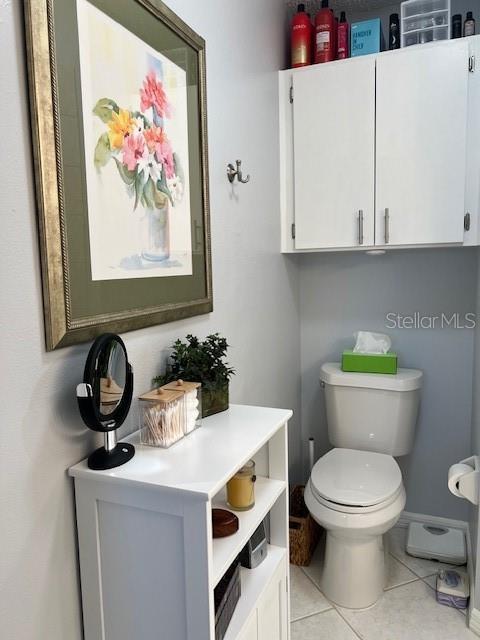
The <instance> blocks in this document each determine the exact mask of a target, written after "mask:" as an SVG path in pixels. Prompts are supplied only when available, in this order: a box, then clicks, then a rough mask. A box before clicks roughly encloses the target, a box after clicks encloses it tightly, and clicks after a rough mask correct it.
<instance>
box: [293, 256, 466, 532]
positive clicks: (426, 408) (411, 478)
mask: <svg viewBox="0 0 480 640" xmlns="http://www.w3.org/2000/svg"><path fill="white" fill-rule="evenodd" d="M299 265H300V309H301V357H302V363H301V367H302V435H303V442H304V443H305V442H306V439H307V438H308V437H309V436H313V437H315V439H316V442H317V450H316V452H317V456H319V455H321V454H322V453H324V452H325V451H326V450H327V449H328V448H329V444H328V438H327V429H326V422H325V409H324V402H323V397H322V394H321V392H320V387H319V381H318V376H319V369H320V365H321V364H322V362H326V361H338V360H339V356H340V354H341V352H342V350H343V349H345V348H349V347H351V346H352V344H353V337H352V336H353V333H354V332H355V331H356V330H358V329H367V330H373V331H383V332H385V333H388V334H389V335H390V336H391V337H392V340H393V347H394V349H395V350H396V351H398V353H399V361H400V365H401V366H403V367H413V368H419V369H422V370H423V371H424V373H425V381H424V388H423V391H422V405H421V411H420V417H419V422H418V431H417V437H416V442H415V447H414V451H413V453H412V454H411V455H410V456H407V457H405V458H403V459H401V466H402V469H403V472H404V478H405V483H406V489H407V506H406V509H407V510H408V511H413V512H417V513H424V514H431V515H438V516H444V517H450V518H458V519H462V520H466V519H467V518H468V507H467V504H466V502H465V501H463V500H459V499H457V498H455V497H453V496H452V495H451V494H450V493H449V491H448V489H447V484H446V478H447V472H448V468H449V466H450V465H451V464H452V463H454V462H457V461H458V460H460V459H461V458H463V457H466V456H468V455H470V450H471V449H470V447H471V444H470V422H471V410H472V371H473V346H474V331H473V330H455V329H437V330H421V329H419V330H413V329H412V330H405V329H403V330H387V329H386V328H385V315H386V314H387V313H389V312H398V313H402V314H404V315H408V314H413V313H414V312H416V311H418V312H421V313H422V314H434V315H440V314H441V313H442V312H443V313H446V314H451V313H454V312H459V313H461V314H463V313H468V312H472V311H475V296H476V280H477V256H476V249H429V250H420V249H419V250H416V251H391V252H389V253H387V254H386V255H384V256H377V257H374V256H368V255H365V254H351V253H350V254H349V253H341V254H321V255H304V256H300V257H299ZM303 452H304V455H305V446H304V451H303Z"/></svg>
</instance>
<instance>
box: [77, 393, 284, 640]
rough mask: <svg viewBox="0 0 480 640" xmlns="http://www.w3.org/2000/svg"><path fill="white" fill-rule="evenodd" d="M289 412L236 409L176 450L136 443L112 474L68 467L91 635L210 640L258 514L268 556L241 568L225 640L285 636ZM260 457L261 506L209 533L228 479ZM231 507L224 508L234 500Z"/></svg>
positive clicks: (88, 638) (91, 638)
mask: <svg viewBox="0 0 480 640" xmlns="http://www.w3.org/2000/svg"><path fill="white" fill-rule="evenodd" d="M291 415H292V412H291V411H286V410H283V409H268V408H262V407H247V406H240V405H233V406H231V407H230V409H229V410H228V411H225V412H223V413H219V414H216V415H214V416H211V417H209V418H207V419H206V420H204V421H203V424H202V427H201V428H200V429H197V430H196V431H195V432H193V433H192V434H190V435H189V436H188V437H187V438H184V440H182V441H181V442H179V443H177V444H176V445H175V446H174V447H171V448H170V449H155V448H152V447H146V446H142V445H141V444H140V443H139V438H138V432H137V434H134V435H133V436H131V437H130V438H129V439H130V441H131V442H133V443H134V445H135V449H136V453H135V456H134V458H132V460H130V461H129V462H128V463H127V464H125V465H123V466H122V467H118V468H116V469H112V470H109V471H94V470H92V469H89V468H88V466H87V463H86V461H84V462H81V463H79V464H77V465H75V466H74V467H72V468H71V469H70V475H71V476H73V477H74V478H75V500H76V509H77V529H78V543H79V556H80V576H81V585H82V602H83V620H84V635H85V640H132V639H133V638H135V640H153V639H158V640H214V638H215V617H214V601H213V593H214V589H215V586H216V585H217V584H218V582H219V581H220V579H221V578H222V576H223V575H224V573H225V571H226V569H227V568H228V567H229V566H230V565H231V563H232V562H233V561H234V560H235V558H236V557H237V555H238V554H239V552H240V551H241V550H242V548H243V547H244V545H245V543H246V542H247V541H248V540H249V538H250V536H251V535H252V534H253V532H254V531H255V529H256V528H257V527H258V525H259V524H260V522H261V521H262V520H263V519H264V518H267V519H268V524H269V526H268V530H269V545H268V552H267V556H266V558H265V559H264V560H263V562H262V563H261V564H260V565H259V566H258V567H256V568H255V569H244V568H241V572H240V574H241V596H240V599H239V601H238V604H237V606H236V608H235V611H234V614H233V617H232V620H231V622H230V625H229V627H228V629H227V632H226V635H225V640H288V638H289V632H288V629H289V620H288V615H289V614H288V606H287V599H286V598H287V579H288V577H287V576H288V555H289V554H288V504H287V503H288V498H287V492H288V471H287V470H288V461H287V422H288V420H289V418H290V416H291ZM250 458H253V459H254V460H255V464H256V475H257V482H256V484H255V506H254V507H253V508H252V509H251V510H249V511H245V512H237V516H238V518H239V530H238V532H237V533H236V534H234V535H232V536H229V537H227V538H217V539H215V540H213V539H212V525H211V518H212V507H213V506H214V505H219V506H224V507H226V506H227V505H226V504H225V493H224V487H225V484H226V482H227V480H228V479H229V478H230V477H231V476H232V475H234V473H235V472H236V471H237V470H238V469H239V468H240V467H241V466H242V465H243V464H244V463H245V462H246V461H247V460H249V459H250ZM227 508H228V507H227Z"/></svg>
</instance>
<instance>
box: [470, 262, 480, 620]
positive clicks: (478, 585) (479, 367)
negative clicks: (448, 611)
mask: <svg viewBox="0 0 480 640" xmlns="http://www.w3.org/2000/svg"><path fill="white" fill-rule="evenodd" d="M478 258H479V260H478V280H477V291H476V309H477V318H480V251H479V253H478ZM472 391H473V403H472V450H471V453H472V455H477V456H480V323H479V324H477V327H476V329H475V349H474V367H473V385H472ZM469 510H470V522H469V524H470V539H471V542H472V557H473V569H474V572H475V589H474V606H475V608H476V609H480V562H479V561H478V551H479V549H480V541H479V539H478V536H479V534H480V527H479V514H480V511H479V508H478V506H474V505H469Z"/></svg>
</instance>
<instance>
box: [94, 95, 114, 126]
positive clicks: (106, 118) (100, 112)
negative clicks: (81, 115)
mask: <svg viewBox="0 0 480 640" xmlns="http://www.w3.org/2000/svg"><path fill="white" fill-rule="evenodd" d="M113 111H115V113H118V112H119V111H120V109H119V106H118V104H117V103H116V102H115V101H114V100H110V98H100V100H99V101H98V102H97V104H96V105H95V106H94V107H93V113H94V114H95V115H96V116H98V117H99V118H100V120H101V121H102V122H105V123H107V122H110V120H111V119H112V112H113Z"/></svg>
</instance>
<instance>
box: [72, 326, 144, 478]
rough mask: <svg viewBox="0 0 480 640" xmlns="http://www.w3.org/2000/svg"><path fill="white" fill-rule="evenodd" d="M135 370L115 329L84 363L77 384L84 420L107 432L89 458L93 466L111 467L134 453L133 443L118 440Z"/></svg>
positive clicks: (92, 426)
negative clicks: (117, 432) (83, 369)
mask: <svg viewBox="0 0 480 640" xmlns="http://www.w3.org/2000/svg"><path fill="white" fill-rule="evenodd" d="M132 394H133V372H132V367H131V365H130V363H129V362H128V358H127V351H126V349H125V345H124V343H123V341H122V339H121V338H120V336H117V335H115V334H113V333H105V334H103V335H101V336H99V337H98V338H97V339H96V340H95V342H94V343H93V345H92V347H91V349H90V352H89V354H88V357H87V362H86V363H85V371H84V374H83V383H82V384H79V385H78V387H77V399H78V405H79V408H80V413H81V416H82V418H83V420H84V422H85V424H86V425H87V426H88V427H90V429H93V430H94V431H102V432H104V433H105V436H104V438H105V445H104V446H103V447H101V448H100V449H98V450H97V451H95V453H93V454H92V455H91V456H90V458H89V459H88V465H89V467H90V468H92V469H111V468H113V467H117V466H119V465H120V464H124V463H125V462H127V461H128V460H130V458H131V457H132V456H133V455H134V452H135V449H134V447H133V446H132V445H131V444H127V443H117V439H116V430H117V429H118V428H119V427H120V426H121V425H122V424H123V422H124V421H125V418H126V417H127V415H128V412H129V410H130V405H131V402H132Z"/></svg>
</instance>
